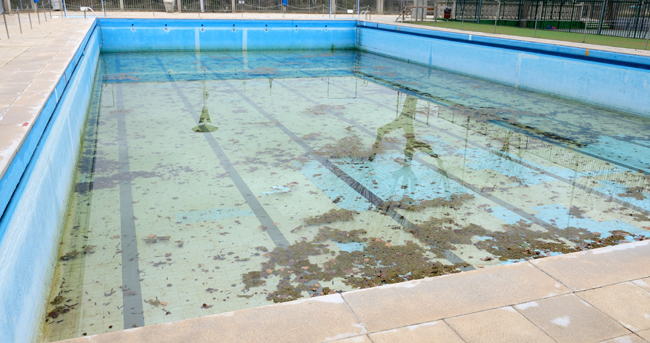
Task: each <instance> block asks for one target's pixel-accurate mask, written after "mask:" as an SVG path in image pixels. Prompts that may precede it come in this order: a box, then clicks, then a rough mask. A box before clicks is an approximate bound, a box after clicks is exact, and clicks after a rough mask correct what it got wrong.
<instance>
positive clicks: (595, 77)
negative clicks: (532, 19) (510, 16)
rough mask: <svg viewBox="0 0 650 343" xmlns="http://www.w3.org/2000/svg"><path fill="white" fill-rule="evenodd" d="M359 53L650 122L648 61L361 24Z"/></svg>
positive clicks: (605, 52)
mask: <svg viewBox="0 0 650 343" xmlns="http://www.w3.org/2000/svg"><path fill="white" fill-rule="evenodd" d="M359 26H360V30H359V37H358V42H359V49H360V50H362V51H366V52H371V53H376V54H380V55H384V56H388V57H392V58H396V59H401V60H405V61H409V62H412V63H418V64H422V65H426V66H432V67H434V68H439V69H443V70H448V71H452V72H456V73H460V74H465V75H469V76H473V77H478V78H482V79H486V80H490V81H495V82H499V83H502V84H506V85H509V86H513V87H517V88H521V89H526V90H532V91H537V92H541V93H546V94H551V95H557V96H559V97H563V98H568V99H573V100H578V101H582V102H585V103H589V104H593V105H597V106H601V107H605V108H609V109H614V110H618V111H622V112H628V113H632V114H637V115H642V116H645V117H649V118H650V58H648V57H644V56H638V55H630V54H620V53H614V52H607V51H601V50H590V49H585V48H574V47H567V46H560V45H551V44H542V43H534V42H526V41H520V40H514V39H503V38H493V37H487V36H476V35H471V34H465V33H453V32H445V31H436V30H428V29H419V28H413V27H405V26H401V25H392V24H381V23H373V22H359Z"/></svg>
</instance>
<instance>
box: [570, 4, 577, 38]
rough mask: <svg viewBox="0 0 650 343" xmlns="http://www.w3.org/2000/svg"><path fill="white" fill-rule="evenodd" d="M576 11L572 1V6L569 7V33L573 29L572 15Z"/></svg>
mask: <svg viewBox="0 0 650 343" xmlns="http://www.w3.org/2000/svg"><path fill="white" fill-rule="evenodd" d="M575 10H576V2H575V0H574V1H573V6H571V20H569V33H570V32H571V29H572V28H573V13H574V12H575Z"/></svg>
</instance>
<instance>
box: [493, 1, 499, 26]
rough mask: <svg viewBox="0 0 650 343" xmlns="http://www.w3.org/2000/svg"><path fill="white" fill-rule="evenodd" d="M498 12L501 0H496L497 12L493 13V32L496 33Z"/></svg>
mask: <svg viewBox="0 0 650 343" xmlns="http://www.w3.org/2000/svg"><path fill="white" fill-rule="evenodd" d="M499 12H501V1H498V6H497V14H495V15H494V32H493V33H497V20H498V19H499Z"/></svg>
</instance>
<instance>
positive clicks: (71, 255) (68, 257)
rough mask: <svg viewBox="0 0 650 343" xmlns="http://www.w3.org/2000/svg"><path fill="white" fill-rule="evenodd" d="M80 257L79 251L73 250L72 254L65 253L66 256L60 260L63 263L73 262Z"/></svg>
mask: <svg viewBox="0 0 650 343" xmlns="http://www.w3.org/2000/svg"><path fill="white" fill-rule="evenodd" d="M78 255H79V251H77V250H72V251H70V252H67V253H65V255H63V256H61V257H60V258H59V259H60V260H61V261H68V260H71V259H73V258H75V257H77V256H78Z"/></svg>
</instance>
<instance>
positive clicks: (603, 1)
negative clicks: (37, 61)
mask: <svg viewBox="0 0 650 343" xmlns="http://www.w3.org/2000/svg"><path fill="white" fill-rule="evenodd" d="M0 1H2V0H0ZM50 1H52V2H54V6H53V8H54V9H57V8H59V7H58V6H57V3H61V2H62V0H41V3H40V6H39V7H41V6H45V5H44V4H45V3H47V7H50V4H49V2H50ZM359 2H360V5H361V10H362V11H369V12H371V13H377V12H379V11H381V12H383V14H397V13H400V12H401V11H402V10H403V9H404V8H406V7H408V6H413V4H414V1H413V0H380V3H379V4H378V1H377V0H360V1H359ZM426 3H427V6H430V7H437V8H438V10H437V11H436V12H437V15H438V18H442V17H443V14H444V11H443V10H444V9H448V10H447V12H448V13H447V15H448V16H449V19H451V20H458V21H460V20H462V21H466V22H475V23H490V24H494V22H495V20H496V22H497V25H500V26H513V27H527V28H533V27H535V25H536V26H537V28H539V29H546V30H557V31H565V32H579V33H585V32H586V33H589V34H598V35H608V36H618V37H631V38H646V37H647V36H648V35H649V34H650V0H585V1H577V0H502V1H495V0H455V1H454V0H444V1H436V0H428V1H427V2H426ZM10 5H11V10H15V9H20V10H30V9H31V8H32V7H31V6H32V0H10ZM65 5H66V9H68V10H73V11H74V10H79V8H80V7H91V8H92V9H93V10H94V11H95V12H98V11H100V10H101V9H102V8H105V9H107V10H127V11H165V5H164V3H163V0H104V1H103V2H102V1H101V0H66V1H65ZM102 5H103V7H102ZM233 5H234V6H233ZM330 5H331V1H330V0H288V3H287V6H282V0H235V1H234V2H233V1H232V0H181V1H180V7H181V8H180V10H181V11H182V12H283V11H285V12H288V13H323V14H328V13H329V10H330ZM378 5H380V6H381V8H378ZM420 5H421V3H420ZM178 7H179V1H178V0H174V9H175V10H176V11H178V10H179V8H178ZM233 7H234V8H233ZM357 7H358V2H357V0H336V7H335V10H333V13H337V14H345V13H349V12H350V11H352V12H353V13H357V11H358V8H357ZM5 10H8V9H5ZM449 12H451V13H449ZM430 18H431V17H430Z"/></svg>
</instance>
